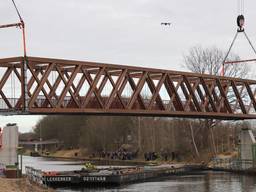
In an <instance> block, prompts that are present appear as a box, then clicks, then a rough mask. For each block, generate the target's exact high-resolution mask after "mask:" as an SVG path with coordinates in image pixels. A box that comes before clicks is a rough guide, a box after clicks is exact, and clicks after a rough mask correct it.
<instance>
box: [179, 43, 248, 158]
mask: <svg viewBox="0 0 256 192" xmlns="http://www.w3.org/2000/svg"><path fill="white" fill-rule="evenodd" d="M224 57H225V52H224V51H222V50H220V49H218V48H216V47H209V48H202V47H201V46H195V47H192V48H191V49H190V50H189V52H188V54H187V55H185V56H184V64H185V67H186V68H187V69H189V70H190V71H192V72H195V73H200V74H210V75H219V74H220V71H221V68H222V62H223V60H224ZM239 59H240V58H239V56H237V55H234V54H231V55H230V56H229V58H228V59H227V60H229V61H230V60H232V61H234V60H239ZM224 71H225V73H224V75H225V76H229V77H238V78H241V77H242V78H246V77H248V72H249V68H248V66H247V65H244V64H234V65H225V70H224ZM229 97H231V102H232V98H234V95H233V94H230V95H229ZM234 102H235V99H234ZM218 123H219V121H216V120H211V119H207V120H204V125H205V128H204V130H201V133H202V134H203V137H202V138H204V139H205V141H206V142H210V146H211V148H212V152H213V153H214V154H215V155H216V153H217V150H216V146H215V139H214V134H213V128H214V127H215V126H216V125H217V124H218ZM209 137H210V141H208V140H209V139H208V138H209ZM205 144H206V143H205Z"/></svg>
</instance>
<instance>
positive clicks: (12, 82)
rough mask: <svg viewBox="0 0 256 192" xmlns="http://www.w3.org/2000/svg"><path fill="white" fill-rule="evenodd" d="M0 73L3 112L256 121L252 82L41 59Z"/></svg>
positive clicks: (16, 62) (0, 67) (13, 62)
mask: <svg viewBox="0 0 256 192" xmlns="http://www.w3.org/2000/svg"><path fill="white" fill-rule="evenodd" d="M25 61H26V62H25ZM24 63H27V68H28V70H27V73H26V74H27V83H26V84H25V79H26V78H24V74H25V73H24V70H23V65H24ZM0 72H1V76H0V77H1V79H0V100H1V101H0V110H1V111H2V113H4V114H5V113H6V114H8V113H18V114H24V113H27V114H74V113H85V114H106V115H137V116H139V115H144V116H167V117H198V118H215V119H256V113H255V112H256V99H255V98H256V97H255V96H256V81H254V80H245V79H238V78H229V77H220V76H210V75H200V74H195V73H186V72H177V71H169V70H160V69H150V68H141V67H132V66H122V65H112V64H103V63H94V62H80V61H71V60H59V59H48V58H37V57H26V59H24V58H23V57H16V58H6V59H0ZM25 85H26V86H25ZM26 87H27V92H26ZM25 95H26V96H25ZM26 99H27V102H26V101H25V100H26ZM25 103H28V106H27V107H26V106H25Z"/></svg>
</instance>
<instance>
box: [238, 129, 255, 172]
mask: <svg viewBox="0 0 256 192" xmlns="http://www.w3.org/2000/svg"><path fill="white" fill-rule="evenodd" d="M255 143H256V141H255V137H254V135H253V133H252V130H250V129H242V130H241V132H240V159H241V160H242V162H243V164H242V168H243V169H248V168H251V167H252V164H250V163H244V162H245V161H246V160H247V161H253V160H254V159H253V153H252V145H253V144H255Z"/></svg>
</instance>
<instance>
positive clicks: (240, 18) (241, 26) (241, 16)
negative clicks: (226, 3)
mask: <svg viewBox="0 0 256 192" xmlns="http://www.w3.org/2000/svg"><path fill="white" fill-rule="evenodd" d="M237 5H238V6H237V11H238V17H237V26H238V29H237V32H236V34H235V37H234V38H233V40H232V43H231V45H230V47H229V49H228V51H227V53H226V55H225V57H224V60H223V62H222V68H221V76H224V74H225V64H234V63H242V62H243V63H244V62H249V61H256V59H251V60H241V61H228V62H227V59H228V56H229V54H230V52H231V50H232V48H233V45H234V44H235V41H236V39H237V36H238V35H239V33H243V34H244V36H245V38H246V40H247V41H248V43H249V45H250V46H251V48H252V50H253V52H254V53H255V55H256V49H255V48H254V46H253V44H252V42H251V40H250V38H249V37H248V35H247V33H246V32H245V30H244V22H245V18H244V0H238V1H237Z"/></svg>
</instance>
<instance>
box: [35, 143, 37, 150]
mask: <svg viewBox="0 0 256 192" xmlns="http://www.w3.org/2000/svg"><path fill="white" fill-rule="evenodd" d="M35 152H38V144H37V143H36V144H35Z"/></svg>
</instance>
